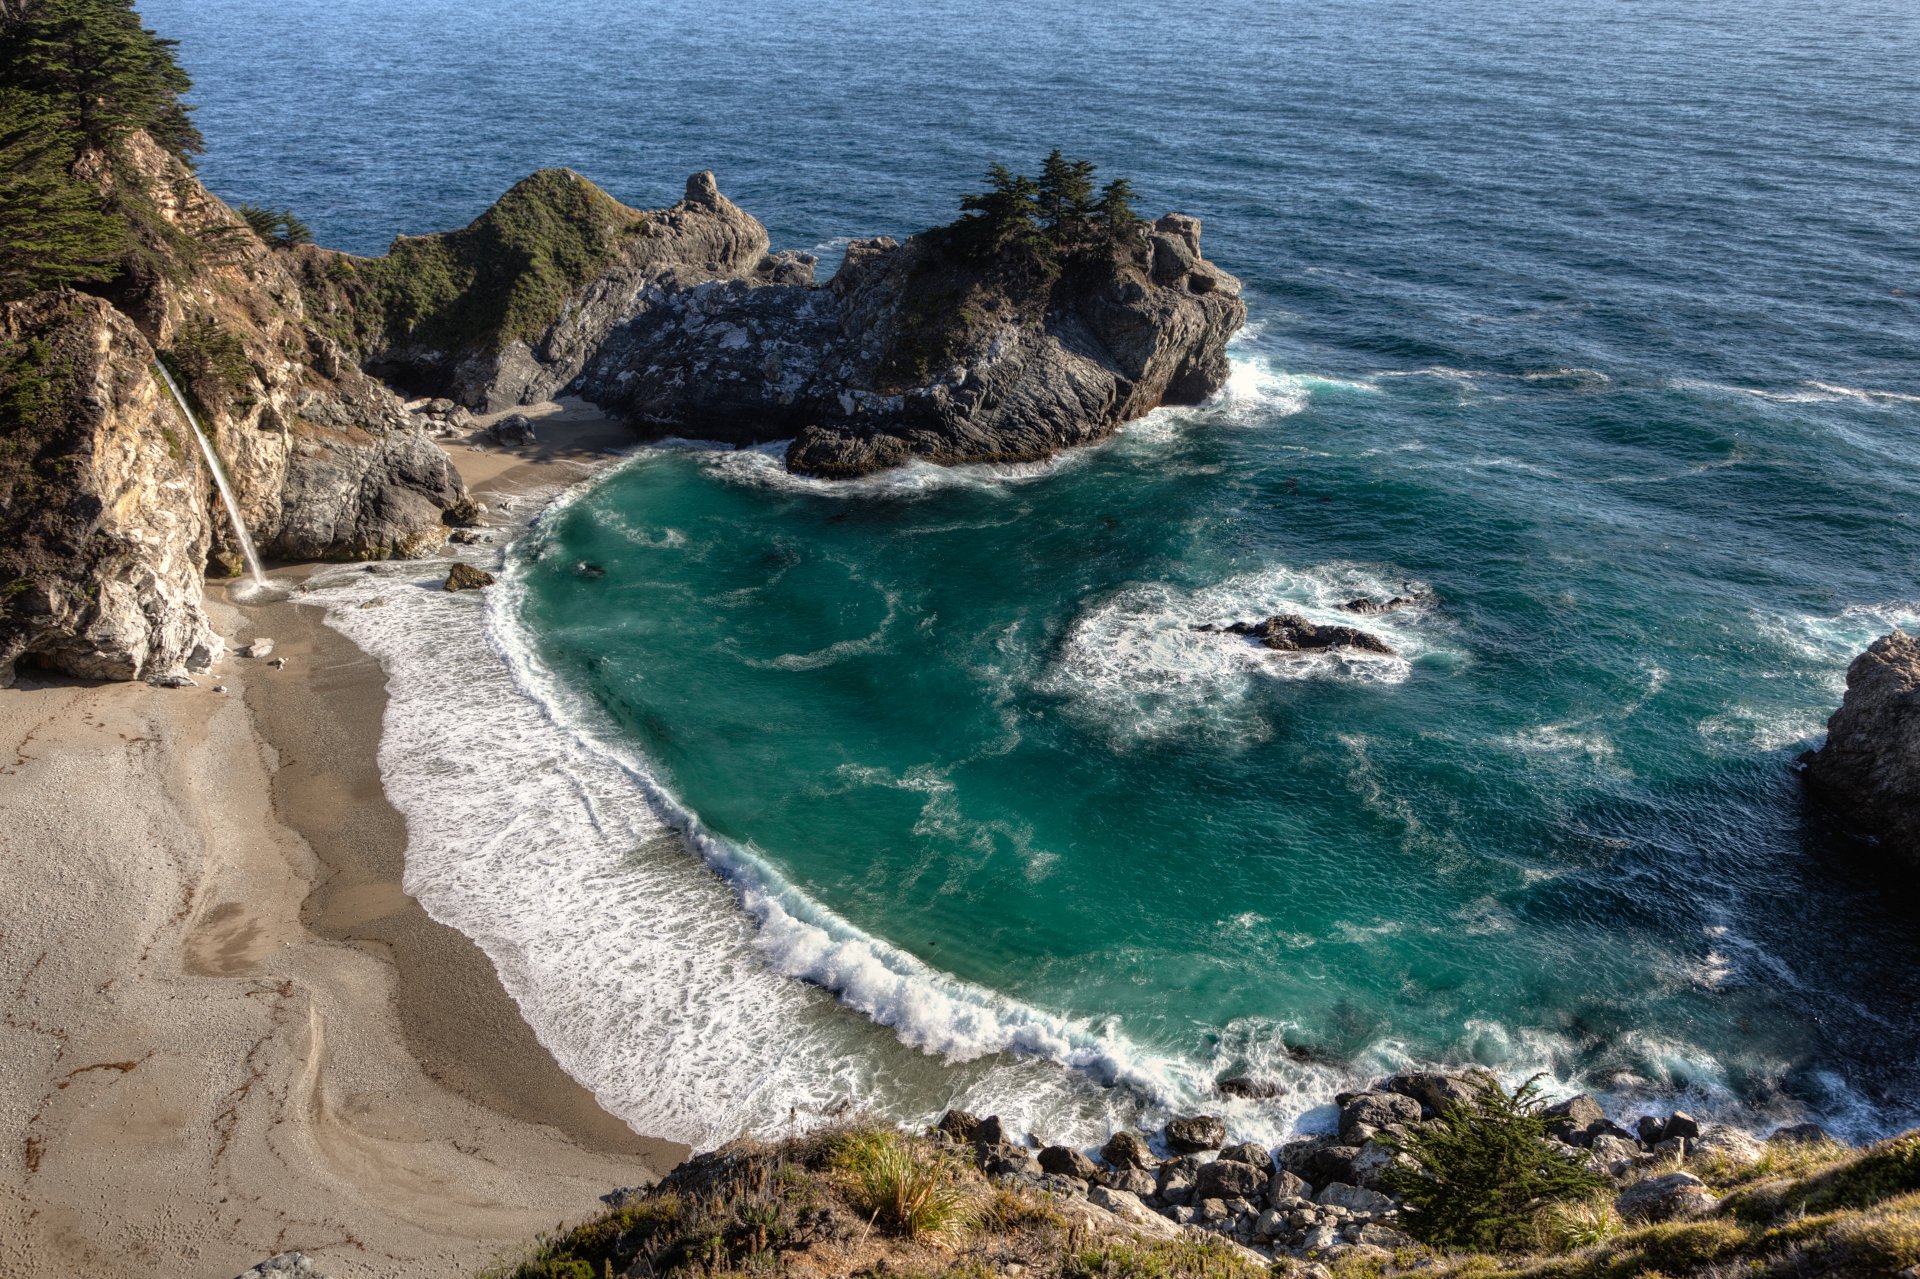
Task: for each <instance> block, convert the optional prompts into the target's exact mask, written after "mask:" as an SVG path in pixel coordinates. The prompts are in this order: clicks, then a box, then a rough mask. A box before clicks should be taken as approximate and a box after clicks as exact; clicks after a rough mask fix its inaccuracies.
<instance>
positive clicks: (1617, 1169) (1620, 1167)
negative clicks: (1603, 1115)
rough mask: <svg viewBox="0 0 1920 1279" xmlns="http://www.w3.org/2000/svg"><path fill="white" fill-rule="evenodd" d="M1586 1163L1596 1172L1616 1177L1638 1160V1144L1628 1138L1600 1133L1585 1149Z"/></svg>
mask: <svg viewBox="0 0 1920 1279" xmlns="http://www.w3.org/2000/svg"><path fill="white" fill-rule="evenodd" d="M1587 1151H1588V1154H1587V1162H1588V1164H1589V1165H1590V1166H1592V1167H1594V1168H1595V1170H1596V1171H1599V1172H1603V1173H1606V1174H1607V1175H1609V1176H1614V1177H1617V1176H1619V1175H1621V1173H1623V1172H1624V1171H1626V1170H1627V1169H1628V1168H1631V1167H1633V1166H1634V1163H1635V1161H1637V1160H1638V1159H1639V1158H1640V1154H1641V1151H1640V1143H1639V1142H1637V1141H1634V1140H1633V1139H1632V1138H1630V1137H1620V1136H1616V1135H1615V1134H1613V1133H1604V1132H1603V1133H1601V1134H1600V1135H1599V1136H1597V1137H1595V1138H1594V1139H1593V1141H1592V1142H1591V1144H1589V1146H1588V1147H1587Z"/></svg>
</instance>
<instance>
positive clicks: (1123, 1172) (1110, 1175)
mask: <svg viewBox="0 0 1920 1279" xmlns="http://www.w3.org/2000/svg"><path fill="white" fill-rule="evenodd" d="M1100 1182H1101V1184H1102V1185H1105V1186H1111V1187H1112V1188H1113V1189H1115V1190H1124V1191H1126V1192H1127V1193H1128V1194H1130V1195H1138V1196H1140V1197H1141V1198H1142V1199H1145V1198H1147V1197H1148V1196H1150V1195H1152V1194H1154V1193H1155V1192H1156V1191H1158V1190H1159V1188H1160V1183H1159V1181H1158V1180H1157V1179H1156V1178H1155V1177H1154V1175H1153V1174H1152V1173H1150V1172H1147V1171H1146V1170H1144V1169H1141V1168H1117V1169H1115V1170H1113V1171H1112V1172H1107V1173H1102V1174H1101V1176H1100Z"/></svg>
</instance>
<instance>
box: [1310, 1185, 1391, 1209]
mask: <svg viewBox="0 0 1920 1279" xmlns="http://www.w3.org/2000/svg"><path fill="white" fill-rule="evenodd" d="M1313 1201H1314V1202H1315V1203H1317V1204H1320V1205H1322V1206H1323V1207H1328V1208H1344V1209H1346V1210H1347V1211H1348V1212H1352V1213H1355V1214H1365V1215H1368V1216H1373V1215H1376V1214H1379V1213H1383V1212H1391V1211H1392V1210H1393V1200H1392V1199H1390V1198H1388V1197H1387V1196H1386V1195H1383V1194H1381V1193H1380V1192H1379V1191H1377V1190H1368V1189H1366V1188H1365V1187H1364V1186H1350V1185H1347V1184H1345V1183H1343V1182H1338V1181H1336V1182H1334V1183H1333V1184H1332V1185H1330V1186H1326V1187H1324V1188H1323V1189H1322V1190H1321V1191H1320V1193H1319V1194H1317V1195H1315V1196H1314V1197H1313Z"/></svg>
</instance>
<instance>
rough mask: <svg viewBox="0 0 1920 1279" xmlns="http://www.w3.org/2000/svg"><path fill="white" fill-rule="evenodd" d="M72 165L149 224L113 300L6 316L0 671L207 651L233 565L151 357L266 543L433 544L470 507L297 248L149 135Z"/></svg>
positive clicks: (167, 667) (310, 547)
mask: <svg viewBox="0 0 1920 1279" xmlns="http://www.w3.org/2000/svg"><path fill="white" fill-rule="evenodd" d="M74 171H75V173H76V175H77V176H78V177H79V178H81V179H83V180H85V181H88V182H91V183H93V184H95V185H97V186H98V188H99V189H100V191H101V192H102V194H103V197H104V198H105V199H106V200H108V201H110V202H111V201H117V202H119V204H120V205H124V206H126V207H129V208H136V207H137V209H138V213H139V216H138V217H137V218H136V217H131V216H130V219H129V226H130V227H131V228H132V231H131V233H130V234H131V236H132V241H131V242H130V247H129V250H128V256H127V259H126V262H125V264H124V265H123V266H122V268H121V269H120V274H119V275H118V276H117V277H116V278H114V279H112V280H110V281H108V282H106V283H104V284H103V285H101V286H100V288H99V290H98V292H99V294H100V296H85V295H82V294H77V293H72V292H46V293H40V294H35V295H32V296H30V297H27V298H24V299H20V300H17V301H14V302H12V303H9V304H8V305H7V306H6V308H5V318H4V321H0V367H3V368H4V369H5V370H6V372H5V373H4V374H3V375H0V377H4V379H5V381H6V384H7V387H8V390H7V393H6V394H5V396H4V398H0V436H4V437H6V438H7V439H8V440H9V441H11V447H10V449H9V452H8V455H7V459H6V461H5V463H4V467H5V469H6V471H7V473H8V481H7V483H8V491H7V493H6V494H5V496H4V498H0V555H4V558H0V610H4V611H3V612H0V637H3V638H0V673H5V672H10V671H11V668H12V664H13V663H14V662H16V661H18V660H20V659H22V658H24V659H27V660H29V661H33V662H38V663H41V664H44V665H47V666H50V667H53V668H56V669H59V670H63V671H67V672H70V673H73V674H77V675H82V676H87V677H92V678H134V677H140V676H148V675H152V674H156V673H177V672H178V668H180V667H182V666H183V665H184V666H189V667H191V666H194V665H196V664H197V663H199V662H202V661H204V660H207V655H208V647H209V639H210V637H209V636H208V634H207V632H206V623H205V619H204V617H202V616H201V613H200V607H199V606H200V599H201V575H202V574H203V573H204V572H205V570H206V569H207V568H208V566H209V565H210V564H211V565H212V566H214V567H215V568H216V569H218V570H221V571H229V572H235V571H238V566H239V557H238V555H237V547H236V545H235V543H234V539H233V536H232V534H231V532H230V526H229V524H228V522H227V519H226V517H225V513H224V512H223V511H222V512H219V513H218V514H217V515H216V514H210V512H212V511H214V510H215V499H214V497H213V480H212V476H211V474H210V473H209V471H208V470H207V466H206V463H205V462H204V461H203V460H202V459H201V456H200V450H199V445H198V443H197V441H196V440H195V439H194V437H193V428H192V427H191V426H190V425H189V424H188V423H187V421H186V420H185V417H184V415H183V414H182V413H181V411H180V409H179V408H178V407H177V406H176V405H175V404H174V403H173V402H172V400H171V397H170V396H169V395H168V393H167V392H166V391H165V390H164V389H163V388H162V387H161V386H160V385H159V383H158V381H157V380H156V378H155V376H154V373H153V361H154V359H155V357H156V356H158V357H159V358H160V359H163V360H165V361H166V362H167V364H168V365H169V367H170V368H171V369H172V370H173V372H174V374H175V377H176V379H177V380H178V381H179V382H180V384H181V386H182V388H183V390H184V391H185V393H186V395H187V397H188V399H189V400H190V402H191V403H192V405H193V407H194V409H195V412H196V413H197V415H198V417H199V419H200V421H201V424H202V425H203V426H204V428H205V430H206V432H207V435H208V438H209V439H211V441H212V442H213V444H214V446H215V449H216V451H217V452H218V454H219V456H220V458H221V460H222V464H223V466H224V469H225V470H226V472H227V474H228V476H229V477H230V479H231V481H232V485H233V488H234V490H235V493H236V495H237V498H238V501H239V505H240V508H241V514H242V517H243V518H244V520H245V521H246V523H247V526H248V529H249V531H250V532H251V533H252V535H253V539H254V541H255V542H256V544H257V545H258V546H259V548H260V550H261V552H262V553H263V554H264V555H266V556H269V557H273V558H285V559H317V558H338V559H363V558H388V557H396V556H399V557H406V556H417V555H421V554H425V553H427V552H429V551H432V550H434V549H437V548H438V547H439V546H440V545H441V544H442V543H443V542H444V541H445V539H446V536H447V532H448V526H449V525H450V524H453V523H457V522H459V521H460V520H461V519H463V518H465V516H464V514H463V513H464V512H467V511H470V510H471V504H470V503H469V502H468V500H467V498H466V493H465V489H464V487H463V486H462V484H461V482H460V479H459V476H458V475H457V474H456V473H455V472H454V470H453V468H452V467H451V465H450V464H449V463H448V461H447V458H446V455H445V454H444V453H442V452H441V451H440V450H439V449H438V448H437V447H436V446H435V445H434V444H433V443H432V441H431V440H430V439H428V437H427V436H426V435H425V433H424V432H422V431H421V430H419V429H418V428H417V427H415V426H414V425H413V423H412V421H411V419H410V418H409V417H408V415H407V414H406V412H405V411H404V409H403V408H402V406H401V403H400V401H399V400H398V398H396V397H395V396H394V395H393V393H392V392H391V391H389V390H387V389H386V388H385V387H384V386H382V385H381V384H380V383H379V382H377V381H375V380H374V379H373V378H371V377H369V376H368V375H367V374H366V373H365V372H363V371H362V370H361V369H360V368H359V367H358V365H357V364H356V363H354V362H353V361H352V360H351V359H349V358H343V352H342V349H341V348H340V346H339V344H338V342H336V341H335V340H334V339H333V338H331V337H330V336H328V334H327V333H326V332H325V331H324V325H321V324H318V323H316V321H315V318H314V317H313V316H312V315H311V314H310V313H309V312H308V310H307V305H306V303H307V293H306V291H305V289H304V288H303V286H302V283H301V273H302V269H303V268H302V265H301V263H302V260H303V259H302V258H301V256H300V254H299V253H298V252H297V251H294V250H288V249H278V248H272V247H270V246H268V245H267V244H266V242H264V241H263V240H262V239H261V238H260V237H259V236H258V235H256V234H255V233H254V232H253V231H252V230H251V229H250V228H249V227H248V226H247V224H246V223H245V222H244V221H243V220H242V219H240V218H239V217H238V216H237V215H236V214H234V213H233V211H232V210H230V209H228V208H227V206H226V205H224V204H222V203H221V202H220V201H219V200H218V199H216V198H214V196H212V195H211V194H210V193H208V192H207V190H206V189H205V188H204V187H202V186H201V185H200V183H199V181H198V179H197V178H196V177H195V176H194V173H193V170H192V169H190V168H189V167H188V166H187V165H186V164H185V163H184V162H183V161H182V160H180V159H179V158H178V157H177V156H175V155H173V154H171V153H169V152H168V151H167V150H165V149H164V148H162V147H160V146H159V145H157V144H156V143H155V142H154V141H153V140H152V139H151V138H149V137H147V136H146V135H145V134H143V133H138V132H136V133H133V134H131V135H129V136H128V137H126V138H124V139H123V140H121V141H120V142H119V143H117V144H116V148H115V153H114V155H113V157H112V159H111V160H109V159H108V158H107V157H105V156H103V155H100V154H98V153H88V154H85V155H83V156H82V157H81V158H80V160H79V161H78V162H77V164H76V166H75V170H74Z"/></svg>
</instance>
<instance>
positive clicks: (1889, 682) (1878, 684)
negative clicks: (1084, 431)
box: [1801, 631, 1920, 866]
mask: <svg viewBox="0 0 1920 1279" xmlns="http://www.w3.org/2000/svg"><path fill="white" fill-rule="evenodd" d="M1801 762H1802V764H1803V765H1804V766H1805V767H1804V771H1803V776H1804V777H1805V778H1806V782H1807V786H1808V788H1809V789H1811V790H1812V791H1813V792H1814V793H1815V794H1816V795H1818V796H1819V797H1820V798H1822V799H1823V800H1825V801H1826V802H1827V803H1829V804H1830V805H1832V806H1833V808H1834V809H1835V810H1836V811H1837V812H1838V813H1839V814H1840V816H1841V817H1842V818H1843V820H1845V821H1846V822H1848V823H1849V824H1850V825H1852V826H1855V827H1857V828H1859V829H1861V830H1863V831H1866V832H1867V833H1869V834H1872V835H1874V836H1875V837H1877V838H1878V839H1879V840H1880V842H1881V844H1882V845H1883V846H1884V847H1886V848H1888V849H1889V850H1890V851H1892V852H1893V853H1895V854H1896V855H1898V856H1899V857H1901V858H1903V859H1904V860H1905V861H1906V862H1907V863H1908V864H1909V865H1912V866H1920V640H1915V639H1914V638H1913V637H1912V636H1910V635H1908V634H1907V633H1906V632H1904V631H1894V632H1893V633H1892V634H1891V635H1883V636H1881V637H1880V638H1879V639H1877V640H1875V641H1874V642H1873V644H1872V646H1871V647H1869V648H1868V649H1867V651H1866V652H1864V653H1862V654H1861V655H1860V656H1858V657H1856V658H1854V659H1853V664H1852V665H1851V666H1849V667H1848V668H1847V694H1846V697H1845V699H1844V700H1843V701H1842V702H1841V703H1840V709H1839V710H1837V711H1835V712H1834V713H1833V717H1832V718H1831V719H1829V720H1828V721H1827V740H1826V744H1825V745H1823V746H1822V747H1821V748H1820V749H1819V750H1817V751H1810V752H1808V753H1807V754H1806V755H1804V756H1802V757H1801Z"/></svg>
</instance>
